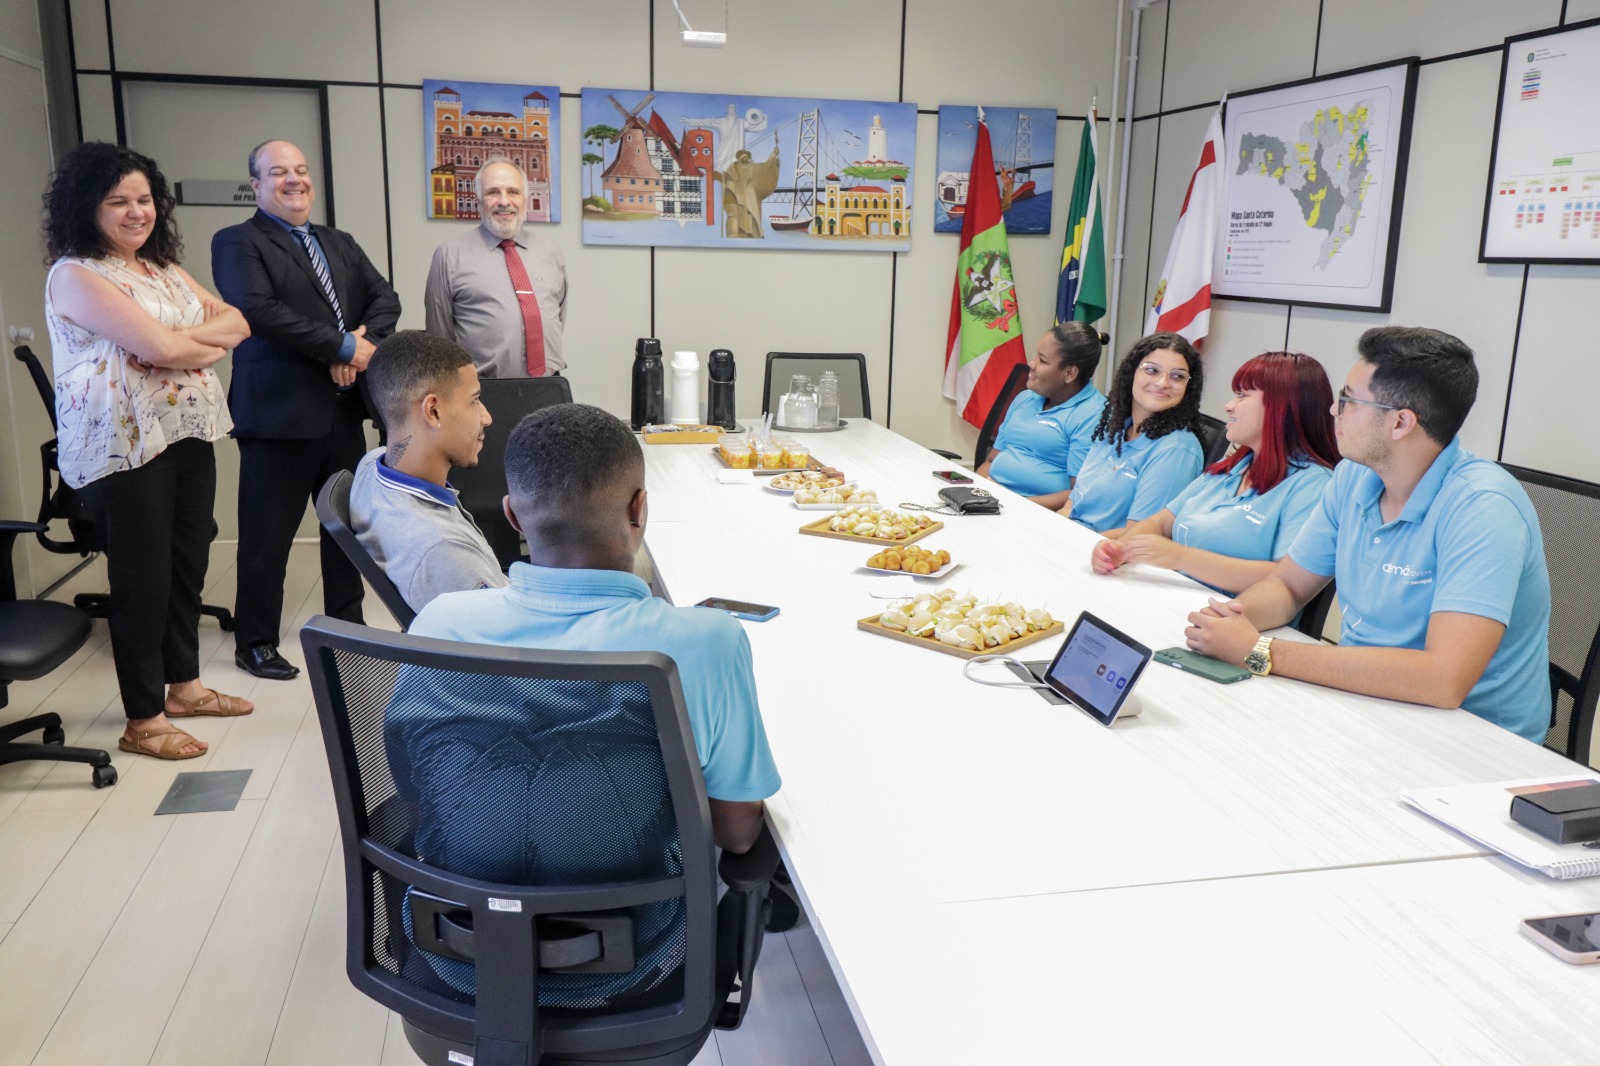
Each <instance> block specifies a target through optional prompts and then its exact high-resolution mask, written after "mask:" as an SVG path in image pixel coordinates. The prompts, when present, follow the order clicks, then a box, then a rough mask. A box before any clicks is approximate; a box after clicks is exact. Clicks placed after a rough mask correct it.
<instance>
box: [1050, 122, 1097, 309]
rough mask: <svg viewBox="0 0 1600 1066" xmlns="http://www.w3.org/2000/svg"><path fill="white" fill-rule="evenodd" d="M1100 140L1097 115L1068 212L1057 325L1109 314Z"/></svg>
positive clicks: (1081, 153) (1088, 129)
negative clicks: (1102, 221) (1102, 211)
mask: <svg viewBox="0 0 1600 1066" xmlns="http://www.w3.org/2000/svg"><path fill="white" fill-rule="evenodd" d="M1099 141H1100V137H1099V134H1098V132H1097V131H1096V129H1095V114H1094V112H1093V111H1092V110H1091V111H1090V112H1089V121H1088V122H1085V123H1084V124H1083V143H1082V144H1081V145H1080V146H1079V147H1078V172H1077V174H1075V175H1074V176H1073V179H1072V205H1071V206H1070V207H1068V208H1067V242H1066V245H1065V247H1063V248H1062V249H1061V278H1060V280H1059V281H1057V282H1056V323H1057V324H1060V323H1062V322H1072V321H1078V322H1093V321H1095V320H1096V319H1099V318H1102V317H1104V316H1105V313H1106V247H1105V240H1104V235H1103V234H1102V233H1101V228H1100V175H1099V162H1100V149H1099Z"/></svg>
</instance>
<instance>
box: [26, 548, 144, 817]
mask: <svg viewBox="0 0 1600 1066" xmlns="http://www.w3.org/2000/svg"><path fill="white" fill-rule="evenodd" d="M43 532H44V525H43V524H42V523H39V522H12V521H4V520H0V707H4V706H5V705H6V704H7V702H9V699H10V696H9V693H8V689H9V688H10V685H11V682H13V681H32V680H33V679H34V678H38V677H43V676H45V675H46V674H48V673H49V672H50V671H52V670H54V669H55V668H56V667H58V666H60V665H61V664H62V663H64V662H66V661H67V660H68V659H70V658H71V657H72V653H73V652H75V651H77V650H78V649H79V648H81V647H83V644H84V641H86V640H88V639H89V629H90V624H91V623H90V621H89V616H88V615H87V614H85V613H84V612H83V611H81V610H79V609H78V608H76V607H72V606H69V605H68V604H65V603H56V602H55V601H53V600H20V599H18V598H17V577H16V571H15V570H14V569H13V568H12V563H11V554H12V551H13V550H14V548H15V546H16V542H17V536H18V534H21V533H34V534H39V533H43ZM40 729H42V730H44V738H43V740H44V742H43V743H41V744H24V743H21V742H20V741H19V740H18V739H17V738H18V737H21V736H25V735H26V734H28V733H32V732H34V731H35V730H40ZM66 739H67V736H66V732H65V731H64V730H63V729H62V728H61V716H60V715H59V714H36V715H34V716H33V717H31V718H24V719H22V720H21V721H18V722H10V723H8V724H6V725H0V764H5V763H12V762H24V761H27V760H33V759H42V760H45V761H48V762H81V763H87V764H88V765H89V766H92V767H93V768H94V773H93V776H94V787H95V788H105V787H106V786H107V785H114V784H116V783H117V768H116V767H115V766H112V765H111V756H110V755H108V754H106V753H105V752H103V751H101V750H99V749H98V748H69V747H66V746H65V741H66Z"/></svg>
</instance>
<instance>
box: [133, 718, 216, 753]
mask: <svg viewBox="0 0 1600 1066" xmlns="http://www.w3.org/2000/svg"><path fill="white" fill-rule="evenodd" d="M129 734H132V735H131V736H130V735H129ZM147 740H154V741H155V742H156V746H155V747H154V748H149V747H146V746H145V741H147ZM199 743H200V742H199V741H198V740H196V739H195V738H194V737H191V736H190V735H189V734H188V733H185V732H184V731H183V730H181V729H135V728H133V723H131V722H130V723H129V724H128V729H127V732H125V733H123V734H122V736H121V737H120V738H118V740H117V747H118V748H121V749H122V750H123V751H126V752H128V753H130V754H133V755H148V756H150V757H151V758H152V759H172V760H177V759H198V758H199V757H200V756H202V755H204V754H205V749H203V748H202V749H201V750H200V751H184V750H183V749H184V748H186V747H188V746H189V745H190V744H199Z"/></svg>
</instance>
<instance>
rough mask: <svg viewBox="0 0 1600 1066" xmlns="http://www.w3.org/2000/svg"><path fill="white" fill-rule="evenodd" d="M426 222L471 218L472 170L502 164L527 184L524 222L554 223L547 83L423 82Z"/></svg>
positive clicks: (554, 132) (553, 101)
mask: <svg viewBox="0 0 1600 1066" xmlns="http://www.w3.org/2000/svg"><path fill="white" fill-rule="evenodd" d="M422 96H423V133H424V137H425V143H426V144H427V145H428V146H429V147H428V189H429V192H428V217H429V218H466V219H475V218H477V217H478V171H479V170H480V169H481V168H482V167H483V165H484V164H485V163H486V162H488V161H490V160H492V159H509V160H510V161H511V162H513V163H515V164H516V165H517V166H519V167H521V168H522V172H523V174H525V175H526V176H527V179H528V221H530V222H559V221H560V220H561V202H560V201H561V193H560V168H559V166H558V155H557V145H558V144H559V143H560V139H559V133H558V124H559V119H560V113H561V108H560V101H561V94H560V92H559V90H557V89H556V88H555V87H554V86H550V85H497V84H491V83H488V82H471V81H450V82H445V81H435V80H428V81H425V82H423V94H422Z"/></svg>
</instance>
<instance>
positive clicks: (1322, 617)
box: [1292, 580, 1339, 640]
mask: <svg viewBox="0 0 1600 1066" xmlns="http://www.w3.org/2000/svg"><path fill="white" fill-rule="evenodd" d="M1338 595H1339V583H1338V582H1337V581H1333V580H1329V582H1328V584H1327V587H1326V588H1324V589H1323V590H1322V591H1321V592H1319V593H1317V594H1316V595H1315V596H1313V597H1311V600H1310V602H1309V603H1307V604H1306V605H1305V606H1304V607H1302V608H1301V609H1300V617H1299V618H1296V619H1295V620H1294V622H1293V623H1292V624H1293V626H1294V628H1295V629H1297V630H1298V631H1300V632H1301V633H1304V634H1305V635H1306V636H1308V637H1315V638H1316V639H1318V640H1321V639H1322V631H1323V630H1324V629H1326V628H1327V627H1328V615H1329V613H1330V612H1332V610H1333V601H1334V600H1335V599H1336V598H1338Z"/></svg>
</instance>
